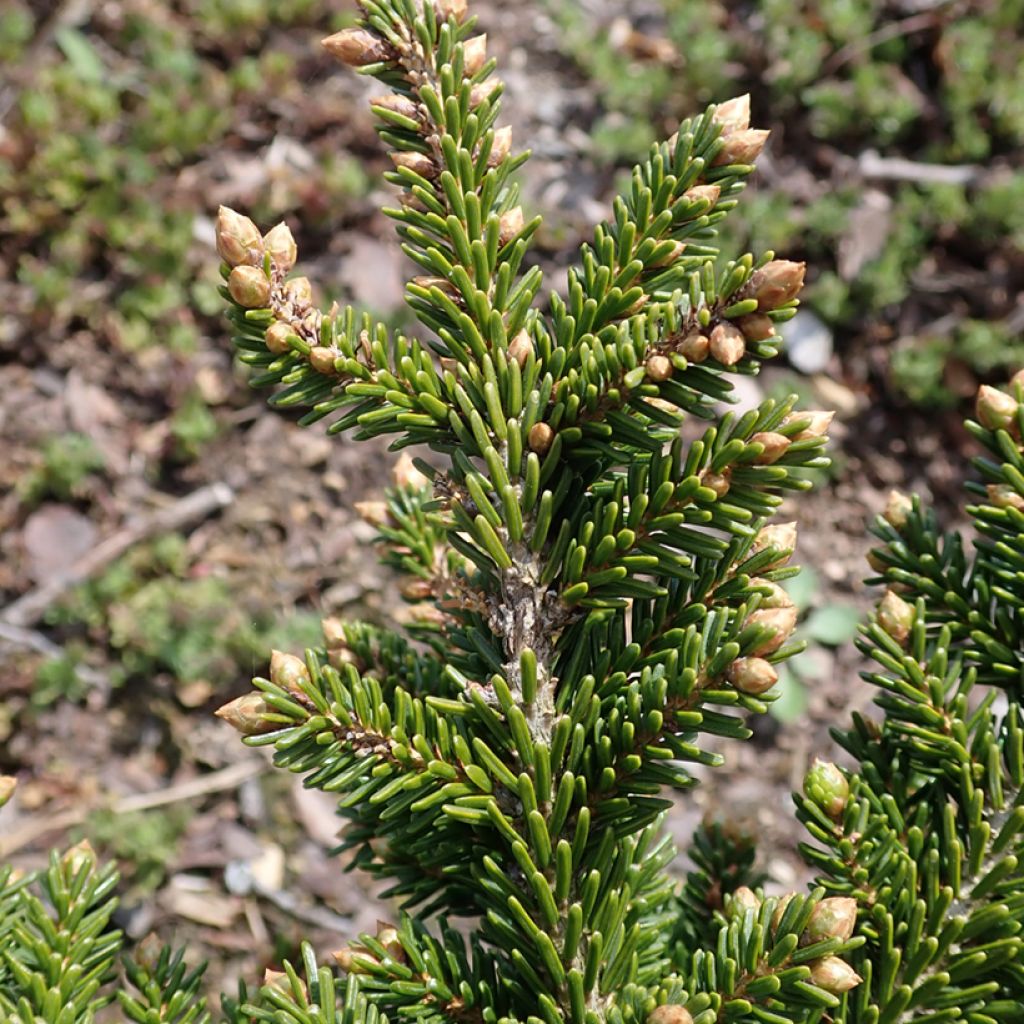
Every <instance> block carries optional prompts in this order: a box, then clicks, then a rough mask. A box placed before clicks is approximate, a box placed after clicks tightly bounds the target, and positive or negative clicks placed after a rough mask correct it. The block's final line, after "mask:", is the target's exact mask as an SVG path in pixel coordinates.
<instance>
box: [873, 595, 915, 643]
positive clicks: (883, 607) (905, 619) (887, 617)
mask: <svg viewBox="0 0 1024 1024" xmlns="http://www.w3.org/2000/svg"><path fill="white" fill-rule="evenodd" d="M878 624H879V625H880V626H881V627H882V629H884V630H885V631H886V633H888V634H889V636H891V637H892V638H893V640H895V641H896V642H897V643H898V644H902V643H903V642H904V641H905V640H906V639H907V637H908V636H910V630H911V629H912V628H913V626H914V606H913V605H912V604H908V603H907V602H906V601H904V600H903V598H902V597H900V595H899V594H897V593H896V592H895V591H894V590H887V591H886V592H885V597H883V598H882V600H881V601H879V602H878Z"/></svg>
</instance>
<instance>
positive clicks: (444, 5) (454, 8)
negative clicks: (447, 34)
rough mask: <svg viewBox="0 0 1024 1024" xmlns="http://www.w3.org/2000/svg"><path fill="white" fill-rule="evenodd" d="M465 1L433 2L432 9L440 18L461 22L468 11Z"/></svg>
mask: <svg viewBox="0 0 1024 1024" xmlns="http://www.w3.org/2000/svg"><path fill="white" fill-rule="evenodd" d="M468 7H469V5H468V3H467V2H466V0H434V8H435V9H436V10H437V13H438V14H439V15H440V16H441V17H442V18H446V19H447V18H454V19H455V20H456V21H462V20H463V18H465V17H466V11H467V10H468Z"/></svg>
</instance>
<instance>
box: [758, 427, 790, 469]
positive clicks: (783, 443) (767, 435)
mask: <svg viewBox="0 0 1024 1024" xmlns="http://www.w3.org/2000/svg"><path fill="white" fill-rule="evenodd" d="M750 442H751V444H760V445H763V446H764V451H763V452H761V454H760V455H758V456H757V458H755V459H754V462H755V463H756V464H757V465H758V466H770V465H772V464H773V463H775V462H778V461H779V459H781V458H782V456H783V455H785V454H786V452H787V451H789V446H790V445H791V444H792V443H793V442H792V441H790V439H789V438H788V437H786V435H785V434H778V433H776V432H775V431H774V430H762V431H761V432H760V433H757V434H754V436H753V437H752V438H751V439H750Z"/></svg>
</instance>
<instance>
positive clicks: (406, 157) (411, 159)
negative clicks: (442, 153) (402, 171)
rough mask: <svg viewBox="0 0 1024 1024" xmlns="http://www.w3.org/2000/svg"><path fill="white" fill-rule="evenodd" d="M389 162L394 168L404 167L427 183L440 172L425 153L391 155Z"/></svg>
mask: <svg viewBox="0 0 1024 1024" xmlns="http://www.w3.org/2000/svg"><path fill="white" fill-rule="evenodd" d="M391 162H392V163H393V164H394V165H395V166H396V167H405V168H407V169H408V170H410V171H412V172H413V174H418V175H419V176H420V177H421V178H426V179H427V180H428V181H430V180H432V179H433V178H436V177H437V176H438V174H439V173H440V171H439V170H438V167H437V164H435V163H434V161H433V160H431V159H430V157H429V156H427V154H426V153H407V152H401V153H392V154H391Z"/></svg>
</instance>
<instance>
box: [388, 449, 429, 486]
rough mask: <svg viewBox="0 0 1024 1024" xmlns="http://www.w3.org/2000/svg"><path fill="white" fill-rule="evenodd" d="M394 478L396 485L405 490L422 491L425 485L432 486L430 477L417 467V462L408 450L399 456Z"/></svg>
mask: <svg viewBox="0 0 1024 1024" xmlns="http://www.w3.org/2000/svg"><path fill="white" fill-rule="evenodd" d="M392 478H393V479H394V481H395V486H396V487H401V488H403V489H404V490H409V491H422V490H423V489H424V488H425V487H429V486H430V478H429V477H428V476H427V475H426V474H425V473H421V472H420V471H419V470H418V469H417V468H416V464H415V463H414V462H413V459H412V456H411V455H410V454H409V453H408V452H402V454H401V455H400V456H399V457H398V462H396V463H395V468H394V470H392Z"/></svg>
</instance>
